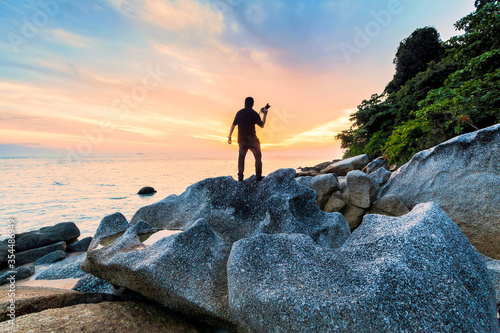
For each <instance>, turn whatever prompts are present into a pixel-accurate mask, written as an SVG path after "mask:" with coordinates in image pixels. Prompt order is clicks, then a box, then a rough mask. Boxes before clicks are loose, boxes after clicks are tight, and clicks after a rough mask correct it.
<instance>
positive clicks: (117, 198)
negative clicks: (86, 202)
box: [109, 197, 128, 200]
mask: <svg viewBox="0 0 500 333" xmlns="http://www.w3.org/2000/svg"><path fill="white" fill-rule="evenodd" d="M127 198H128V197H116V198H109V199H111V200H122V199H127Z"/></svg>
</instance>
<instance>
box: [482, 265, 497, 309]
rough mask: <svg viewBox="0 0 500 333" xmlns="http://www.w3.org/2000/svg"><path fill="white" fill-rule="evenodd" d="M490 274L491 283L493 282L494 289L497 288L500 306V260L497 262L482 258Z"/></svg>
mask: <svg viewBox="0 0 500 333" xmlns="http://www.w3.org/2000/svg"><path fill="white" fill-rule="evenodd" d="M482 257H483V259H484V262H485V264H486V268H488V272H489V273H490V277H491V281H492V282H493V287H494V288H495V298H496V302H497V304H500V260H495V259H491V258H488V257H486V256H484V255H483V256H482Z"/></svg>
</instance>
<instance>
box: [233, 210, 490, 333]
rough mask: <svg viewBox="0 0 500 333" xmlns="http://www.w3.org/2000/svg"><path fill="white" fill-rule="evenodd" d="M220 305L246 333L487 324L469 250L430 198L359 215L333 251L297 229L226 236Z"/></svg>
mask: <svg viewBox="0 0 500 333" xmlns="http://www.w3.org/2000/svg"><path fill="white" fill-rule="evenodd" d="M228 288H229V305H230V308H231V310H232V313H233V315H234V316H235V318H236V320H237V321H238V323H239V328H240V329H241V331H246V332H496V329H497V320H496V315H495V312H496V309H495V299H494V291H493V286H492V284H491V280H490V278H489V275H488V272H487V269H486V267H485V264H484V262H483V260H482V258H481V256H480V255H479V253H478V252H477V251H476V250H475V249H474V248H473V247H472V246H471V245H470V243H469V242H468V241H467V239H466V238H465V237H464V235H463V234H462V233H461V231H460V229H459V228H458V227H457V226H456V225H455V224H454V223H453V222H452V221H451V220H450V219H449V218H448V217H447V216H446V214H445V213H444V212H443V211H442V210H441V209H440V208H439V207H438V206H437V205H435V204H432V203H428V204H421V205H418V206H416V207H415V208H414V209H413V211H412V212H411V213H409V214H407V215H405V216H403V217H386V216H381V215H369V216H366V217H365V218H364V221H363V223H362V225H361V226H360V227H359V228H358V229H357V230H356V231H355V232H354V233H353V234H352V236H351V237H350V238H349V239H348V240H347V241H346V243H345V244H344V245H343V246H342V247H340V248H338V249H335V250H327V249H324V248H321V247H319V246H317V244H316V243H314V242H313V241H312V240H311V239H310V238H309V237H307V236H305V235H289V234H288V235H287V234H280V235H259V236H256V237H253V238H249V239H243V240H240V241H238V242H236V243H235V244H234V246H233V249H232V251H231V254H230V257H229V261H228Z"/></svg>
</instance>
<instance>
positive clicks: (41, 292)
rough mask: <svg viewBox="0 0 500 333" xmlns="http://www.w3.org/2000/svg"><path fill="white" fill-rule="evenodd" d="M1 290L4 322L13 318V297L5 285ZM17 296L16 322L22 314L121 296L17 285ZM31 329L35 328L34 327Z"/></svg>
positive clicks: (109, 299)
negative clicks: (2, 292)
mask: <svg viewBox="0 0 500 333" xmlns="http://www.w3.org/2000/svg"><path fill="white" fill-rule="evenodd" d="M6 287H7V286H6ZM0 291H5V296H4V297H2V298H0V322H3V321H6V320H9V319H10V318H11V317H9V313H10V308H9V306H10V305H11V302H10V300H11V297H9V296H8V294H9V292H8V290H7V289H5V287H3V288H2V289H0ZM15 296H16V303H15V317H16V324H17V323H18V322H17V320H19V318H22V317H21V316H25V315H29V314H31V313H36V312H40V311H43V310H47V309H53V308H62V307H66V306H70V305H75V304H88V303H100V302H106V301H115V300H119V298H117V297H115V296H112V295H108V294H96V293H79V292H74V291H70V290H64V289H55V288H42V287H25V286H17V287H16V288H15ZM0 327H1V326H0ZM4 327H5V326H4ZM15 328H16V329H17V331H18V332H29V330H26V331H25V330H22V329H20V328H19V327H18V326H17V325H16V327H15ZM31 329H33V327H32V328H31ZM49 331H51V330H49Z"/></svg>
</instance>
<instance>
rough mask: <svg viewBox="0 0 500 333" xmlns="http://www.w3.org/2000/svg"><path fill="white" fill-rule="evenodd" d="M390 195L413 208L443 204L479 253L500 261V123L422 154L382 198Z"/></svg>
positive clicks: (405, 167) (390, 183)
mask: <svg viewBox="0 0 500 333" xmlns="http://www.w3.org/2000/svg"><path fill="white" fill-rule="evenodd" d="M390 194H395V195H397V196H399V197H400V198H401V199H402V201H403V203H404V204H405V205H406V206H407V207H408V208H410V209H411V208H413V207H414V206H415V205H417V204H418V203H422V202H428V201H433V202H435V203H437V204H438V205H439V206H441V208H442V209H443V210H444V211H445V212H446V214H447V215H448V216H449V217H450V218H451V219H452V220H453V222H455V223H456V224H457V225H458V226H459V227H460V229H462V231H463V233H464V234H465V235H466V236H467V238H468V239H469V241H470V242H471V243H472V245H474V246H475V247H476V248H477V249H478V250H479V252H481V253H482V254H484V255H486V256H488V257H492V258H495V259H500V214H499V212H500V124H499V125H495V126H491V127H488V128H484V129H482V130H479V131H476V132H472V133H468V134H465V135H461V136H458V137H456V138H453V139H451V140H449V141H446V142H444V143H442V144H440V145H437V146H436V147H434V148H431V149H428V150H424V151H421V152H419V153H418V154H416V155H415V156H413V158H412V159H411V160H410V161H409V162H408V163H406V164H405V165H403V166H402V167H401V168H399V169H398V170H397V171H396V172H394V173H393V174H392V176H391V178H390V179H389V181H388V182H387V184H386V185H385V186H384V187H383V188H382V189H381V190H380V193H379V197H383V196H386V195H390Z"/></svg>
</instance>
